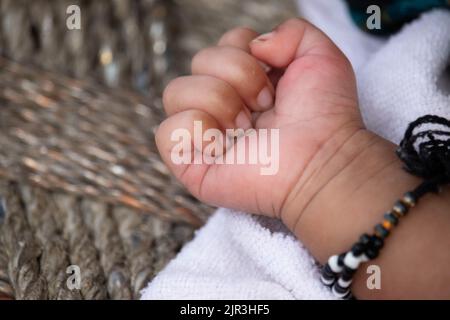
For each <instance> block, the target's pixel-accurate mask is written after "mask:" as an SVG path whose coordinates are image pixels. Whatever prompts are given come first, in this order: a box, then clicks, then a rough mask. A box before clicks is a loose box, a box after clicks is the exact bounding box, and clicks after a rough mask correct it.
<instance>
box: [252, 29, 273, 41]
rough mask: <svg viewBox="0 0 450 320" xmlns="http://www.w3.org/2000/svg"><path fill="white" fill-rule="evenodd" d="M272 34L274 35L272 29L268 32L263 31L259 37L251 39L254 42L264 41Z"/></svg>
mask: <svg viewBox="0 0 450 320" xmlns="http://www.w3.org/2000/svg"><path fill="white" fill-rule="evenodd" d="M274 35H275V32H274V31H272V32H269V33H264V34H262V35H260V36H259V37H257V38H255V39H253V41H254V42H264V41H267V40H269V39H271V38H272V37H273V36H274Z"/></svg>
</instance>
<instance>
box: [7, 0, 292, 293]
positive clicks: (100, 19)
mask: <svg viewBox="0 0 450 320" xmlns="http://www.w3.org/2000/svg"><path fill="white" fill-rule="evenodd" d="M74 3H78V5H79V6H80V8H81V13H82V29H81V30H71V31H68V30H67V28H66V27H65V18H66V13H65V12H66V8H67V6H68V5H69V4H74ZM293 12H295V10H294V8H293V5H292V3H291V2H290V1H287V0H286V1H266V0H263V1H256V0H252V1H245V2H242V1H239V2H238V1H225V0H180V1H168V0H164V1H158V0H137V1H125V0H116V1H109V0H99V1H75V2H74V1H70V2H69V1H51V0H37V1H23V0H14V1H12V0H10V1H8V0H0V56H3V57H0V298H16V299H106V298H110V299H133V298H138V297H139V291H140V290H141V289H142V287H143V286H144V285H145V284H146V283H147V282H148V281H150V280H151V279H152V278H153V277H154V276H155V274H156V273H157V272H158V271H159V270H160V269H161V268H162V267H163V266H164V265H165V264H166V263H167V262H168V261H169V260H170V259H171V258H172V257H173V256H174V254H175V253H176V252H178V250H179V249H180V248H181V246H182V245H183V244H184V243H185V242H186V241H188V240H189V239H191V238H192V235H193V231H194V230H195V228H196V227H198V226H200V225H201V224H202V223H203V222H204V221H205V220H206V218H207V216H208V214H209V213H210V212H211V210H212V208H211V207H209V206H207V205H204V204H201V203H199V202H198V201H197V200H196V199H194V198H192V197H191V196H190V195H189V194H187V192H186V191H185V190H184V189H183V188H182V187H181V186H180V185H179V184H178V183H177V182H176V181H175V180H174V179H173V178H172V177H171V175H170V174H169V172H168V170H167V168H166V167H165V166H164V164H163V163H162V161H161V160H160V158H159V156H158V153H157V150H156V148H155V145H154V139H153V131H154V129H155V127H156V126H157V125H158V123H159V122H160V121H161V120H162V119H163V117H164V114H163V112H162V106H161V98H160V96H161V90H162V88H163V87H164V84H165V83H167V81H168V80H169V79H171V78H173V77H174V76H176V75H179V74H185V73H187V72H188V70H189V61H190V58H191V56H192V55H193V54H194V53H195V52H196V51H197V50H199V49H200V48H202V47H205V46H208V45H212V44H214V42H215V41H216V40H217V39H218V38H219V37H220V35H221V34H222V33H223V32H224V31H226V30H227V29H229V28H231V27H234V26H237V25H246V26H250V27H253V28H255V29H256V30H258V31H265V30H267V29H270V28H271V27H273V26H274V25H275V24H276V23H279V22H280V21H282V20H284V19H285V18H287V17H290V16H291V15H292V13H293ZM70 266H77V267H79V270H80V272H81V278H82V281H81V287H80V288H79V289H76V288H75V289H73V288H72V289H69V287H70V286H68V285H67V281H68V280H70V276H71V273H70V272H69V273H68V269H67V268H68V267H70Z"/></svg>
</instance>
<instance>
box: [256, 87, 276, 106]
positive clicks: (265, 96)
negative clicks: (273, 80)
mask: <svg viewBox="0 0 450 320" xmlns="http://www.w3.org/2000/svg"><path fill="white" fill-rule="evenodd" d="M256 102H257V103H258V105H259V106H260V107H261V108H263V109H264V110H267V109H269V108H271V107H272V105H273V96H272V92H270V90H269V88H268V87H265V88H264V89H262V90H261V92H260V93H259V94H258V97H257V98H256Z"/></svg>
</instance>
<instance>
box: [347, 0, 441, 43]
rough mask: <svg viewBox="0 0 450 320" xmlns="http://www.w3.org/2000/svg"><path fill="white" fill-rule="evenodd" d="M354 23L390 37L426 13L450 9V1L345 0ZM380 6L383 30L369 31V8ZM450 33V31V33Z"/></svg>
mask: <svg viewBox="0 0 450 320" xmlns="http://www.w3.org/2000/svg"><path fill="white" fill-rule="evenodd" d="M345 1H346V2H347V5H348V8H349V10H350V14H351V16H352V19H353V21H354V22H355V23H356V24H357V25H358V26H359V27H360V28H361V29H362V30H364V31H366V32H370V33H373V34H377V35H389V34H391V33H394V32H396V31H398V30H399V29H400V28H401V27H402V26H403V24H405V23H407V22H410V21H412V20H414V19H416V18H417V17H419V15H420V14H421V13H423V12H425V11H428V10H431V9H434V8H445V9H450V0H378V1H376V0H372V1H371V0H345ZM374 4H375V5H378V6H379V7H380V9H381V28H380V29H373V30H369V29H368V28H367V25H366V22H367V19H368V18H369V16H370V14H368V13H367V8H368V7H369V6H370V5H374ZM449 32H450V31H449Z"/></svg>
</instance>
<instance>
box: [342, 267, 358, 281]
mask: <svg viewBox="0 0 450 320" xmlns="http://www.w3.org/2000/svg"><path fill="white" fill-rule="evenodd" d="M355 272H356V270H353V269H350V268H348V267H344V270H342V273H341V278H342V279H343V280H344V281H348V280H350V279H352V278H353V275H354V274H355Z"/></svg>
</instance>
